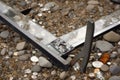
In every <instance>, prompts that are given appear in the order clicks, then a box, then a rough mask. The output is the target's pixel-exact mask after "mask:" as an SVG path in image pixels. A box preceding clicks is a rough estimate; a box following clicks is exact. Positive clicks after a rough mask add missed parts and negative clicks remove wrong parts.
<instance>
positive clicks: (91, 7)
mask: <svg viewBox="0 0 120 80" xmlns="http://www.w3.org/2000/svg"><path fill="white" fill-rule="evenodd" d="M94 7H95V6H94V5H88V6H87V7H86V10H87V11H88V12H90V11H92V10H93V9H94Z"/></svg>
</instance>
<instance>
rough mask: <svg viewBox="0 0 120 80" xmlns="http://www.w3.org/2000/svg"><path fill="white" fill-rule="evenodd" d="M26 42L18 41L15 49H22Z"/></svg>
mask: <svg viewBox="0 0 120 80" xmlns="http://www.w3.org/2000/svg"><path fill="white" fill-rule="evenodd" d="M25 44H26V42H20V43H18V44H17V46H16V49H17V50H22V49H24V47H25Z"/></svg>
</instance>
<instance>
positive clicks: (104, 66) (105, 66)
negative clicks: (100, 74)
mask: <svg viewBox="0 0 120 80" xmlns="http://www.w3.org/2000/svg"><path fill="white" fill-rule="evenodd" d="M100 69H101V70H102V71H108V70H109V66H108V65H105V64H104V65H102V66H101V68H100Z"/></svg>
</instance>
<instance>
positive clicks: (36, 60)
mask: <svg viewBox="0 0 120 80" xmlns="http://www.w3.org/2000/svg"><path fill="white" fill-rule="evenodd" d="M30 60H31V61H32V62H38V61H39V59H38V57H36V56H32V57H31V58H30Z"/></svg>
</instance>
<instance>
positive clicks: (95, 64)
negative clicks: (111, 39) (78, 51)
mask: <svg viewBox="0 0 120 80" xmlns="http://www.w3.org/2000/svg"><path fill="white" fill-rule="evenodd" d="M92 65H93V67H95V68H101V67H102V65H103V63H102V62H100V61H94V62H92Z"/></svg>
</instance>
